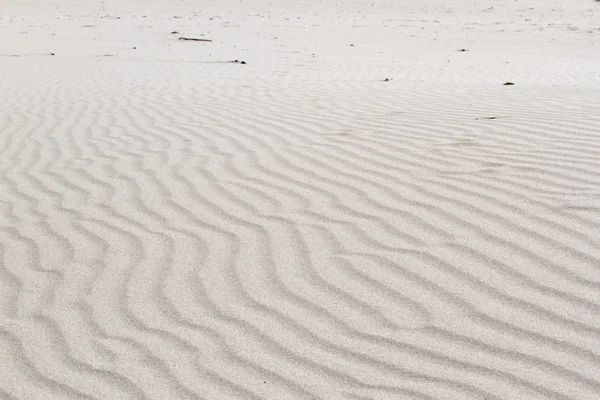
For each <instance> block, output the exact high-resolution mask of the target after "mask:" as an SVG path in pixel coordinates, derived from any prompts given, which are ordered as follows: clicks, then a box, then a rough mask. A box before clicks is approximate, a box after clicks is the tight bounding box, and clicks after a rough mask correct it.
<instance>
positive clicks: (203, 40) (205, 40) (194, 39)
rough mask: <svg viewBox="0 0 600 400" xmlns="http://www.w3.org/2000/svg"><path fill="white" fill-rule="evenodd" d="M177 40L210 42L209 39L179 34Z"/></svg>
mask: <svg viewBox="0 0 600 400" xmlns="http://www.w3.org/2000/svg"><path fill="white" fill-rule="evenodd" d="M179 40H193V41H194V42H212V40H210V39H199V38H188V37H183V36H180V37H179Z"/></svg>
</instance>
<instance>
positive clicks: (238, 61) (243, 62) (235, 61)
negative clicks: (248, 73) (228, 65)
mask: <svg viewBox="0 0 600 400" xmlns="http://www.w3.org/2000/svg"><path fill="white" fill-rule="evenodd" d="M232 63H238V64H246V61H240V60H233V61H232Z"/></svg>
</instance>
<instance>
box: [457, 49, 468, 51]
mask: <svg viewBox="0 0 600 400" xmlns="http://www.w3.org/2000/svg"><path fill="white" fill-rule="evenodd" d="M459 51H469V50H467V49H460V50H459Z"/></svg>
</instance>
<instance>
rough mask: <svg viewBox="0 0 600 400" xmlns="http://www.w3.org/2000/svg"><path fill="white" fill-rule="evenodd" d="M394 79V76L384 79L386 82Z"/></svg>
mask: <svg viewBox="0 0 600 400" xmlns="http://www.w3.org/2000/svg"><path fill="white" fill-rule="evenodd" d="M393 79H394V78H385V79H384V80H383V81H384V82H389V81H391V80H393Z"/></svg>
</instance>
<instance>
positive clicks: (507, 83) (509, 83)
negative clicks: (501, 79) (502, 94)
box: [504, 82, 514, 86]
mask: <svg viewBox="0 0 600 400" xmlns="http://www.w3.org/2000/svg"><path fill="white" fill-rule="evenodd" d="M512 85H514V83H512V82H506V83H505V84H504V86H512Z"/></svg>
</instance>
